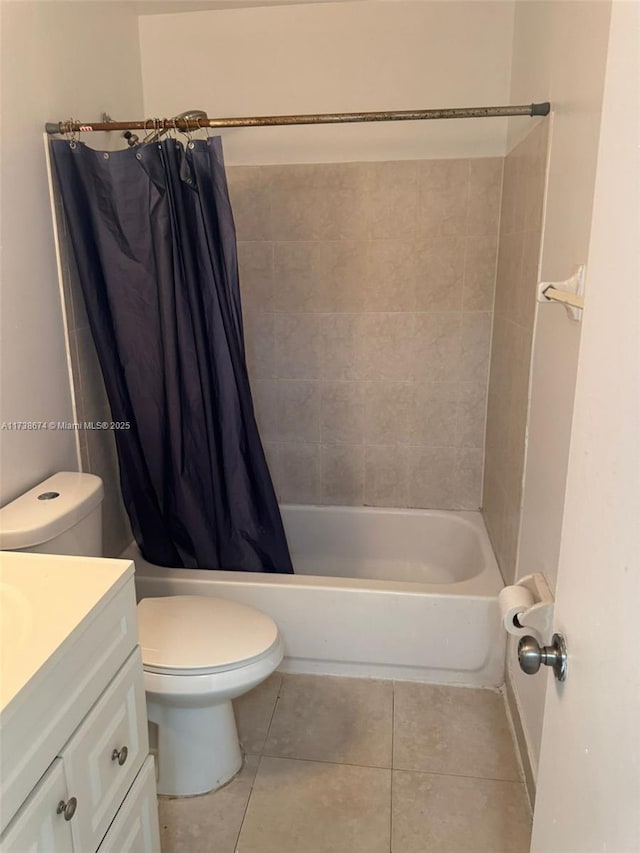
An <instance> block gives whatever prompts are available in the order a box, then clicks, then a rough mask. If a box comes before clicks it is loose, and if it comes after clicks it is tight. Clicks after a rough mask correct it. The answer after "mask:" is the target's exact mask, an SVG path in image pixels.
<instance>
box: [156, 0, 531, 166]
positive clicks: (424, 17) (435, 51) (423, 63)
mask: <svg viewBox="0 0 640 853" xmlns="http://www.w3.org/2000/svg"><path fill="white" fill-rule="evenodd" d="M512 22H513V3H512V2H420V3H415V2H403V0H400V2H389V3H385V2H371V0H369V2H355V3H329V4H317V5H316V4H311V5H309V4H305V5H298V6H280V7H272V8H262V9H261V8H254V9H232V10H226V11H213V12H198V13H192V14H187V15H181V14H178V15H176V14H173V15H154V16H149V17H143V18H141V19H140V44H141V53H142V73H143V80H144V99H145V111H146V113H147V115H151V116H152V115H157V116H171V115H175V114H177V113H179V112H182V111H184V110H185V109H188V108H198V109H205V110H207V112H208V114H209V116H210V117H212V118H213V117H221V116H253V115H286V114H293V113H321V112H348V111H367V110H402V109H426V108H430V107H456V106H460V107H463V106H489V105H501V104H505V103H508V101H509V77H510V65H511V36H512ZM523 97H524V99H525V102H527V103H528V102H530V101H532V100H541V99H542V95H540V93H539V92H538V91H534V90H530V91H527V92H526V94H524V96H523ZM530 122H531V119H529V118H526V117H525V118H519V119H517V123H520V124H525V125H528V123H530ZM223 137H224V144H225V157H226V160H227V163H229V164H241V163H295V162H312V163H313V162H332V161H345V160H350V161H357V160H400V159H414V158H415V159H420V158H428V157H485V156H495V155H500V156H501V155H503V154H504V152H505V143H506V120H503V119H467V120H454V121H439V122H438V121H436V122H431V121H422V122H395V123H383V124H351V125H339V126H338V125H324V126H314V127H300V126H299V127H287V128H251V129H247V128H244V129H242V128H241V129H235V130H227V131H223Z"/></svg>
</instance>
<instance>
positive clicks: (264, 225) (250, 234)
mask: <svg viewBox="0 0 640 853" xmlns="http://www.w3.org/2000/svg"><path fill="white" fill-rule="evenodd" d="M226 171H227V183H228V185H229V196H230V199H231V208H232V210H233V219H234V222H235V226H236V234H237V237H238V239H239V240H271V239H272V233H271V221H272V217H271V190H270V180H269V178H270V176H269V170H267V169H263V168H262V167H261V166H229V167H228V168H227V170H226Z"/></svg>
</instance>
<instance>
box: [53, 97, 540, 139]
mask: <svg viewBox="0 0 640 853" xmlns="http://www.w3.org/2000/svg"><path fill="white" fill-rule="evenodd" d="M550 110H551V105H550V103H549V102H548V101H544V102H543V103H541V104H523V105H520V106H513V107H455V108H453V109H444V110H395V111H391V112H389V111H387V112H365V113H362V112H360V113H320V114H312V115H291V116H253V117H250V118H197V119H186V118H175V119H173V118H164V119H158V118H151V119H144V120H143V121H101V122H81V121H75V120H74V119H69V120H68V121H60V122H47V124H45V130H46V132H47V133H50V134H54V133H88V132H90V131H94V130H107V131H109V130H147V131H150V132H151V131H154V130H155V131H167V130H180V131H185V130H202V129H205V128H222V127H271V126H275V125H291V124H342V123H347V122H366V121H423V120H425V119H444V118H500V117H506V116H546V115H548V114H549V111H550Z"/></svg>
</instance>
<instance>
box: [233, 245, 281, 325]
mask: <svg viewBox="0 0 640 853" xmlns="http://www.w3.org/2000/svg"><path fill="white" fill-rule="evenodd" d="M238 271H239V274H240V295H241V298H242V307H243V310H244V311H245V312H246V311H249V312H255V311H272V310H273V244H272V243H243V242H240V241H238Z"/></svg>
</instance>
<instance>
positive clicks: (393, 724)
mask: <svg viewBox="0 0 640 853" xmlns="http://www.w3.org/2000/svg"><path fill="white" fill-rule="evenodd" d="M395 733H396V684H395V681H394V682H392V685H391V768H392V769H391V785H390V786H389V853H392V848H393V759H394V757H395V756H394V748H395Z"/></svg>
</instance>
